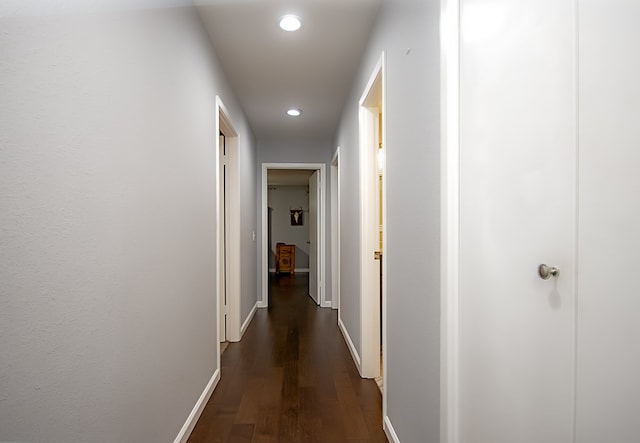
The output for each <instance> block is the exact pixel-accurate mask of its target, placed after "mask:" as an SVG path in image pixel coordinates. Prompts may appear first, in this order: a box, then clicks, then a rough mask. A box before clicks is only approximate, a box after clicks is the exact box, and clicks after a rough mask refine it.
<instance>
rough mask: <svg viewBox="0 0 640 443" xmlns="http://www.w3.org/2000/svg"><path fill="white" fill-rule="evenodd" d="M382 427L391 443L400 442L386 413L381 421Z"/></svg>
mask: <svg viewBox="0 0 640 443" xmlns="http://www.w3.org/2000/svg"><path fill="white" fill-rule="evenodd" d="M382 428H383V429H384V433H385V434H386V436H387V438H388V439H389V441H390V442H391V443H400V439H399V438H398V434H396V430H395V429H393V425H392V424H391V419H390V418H389V416H388V415H385V416H384V420H383V422H382Z"/></svg>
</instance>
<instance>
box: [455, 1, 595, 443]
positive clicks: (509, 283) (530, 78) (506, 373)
mask: <svg viewBox="0 0 640 443" xmlns="http://www.w3.org/2000/svg"><path fill="white" fill-rule="evenodd" d="M573 6H574V2H573V1H572V0H520V1H517V2H514V1H512V0H461V54H460V60H461V84H460V93H461V103H460V105H461V115H460V116H461V151H460V156H461V157H460V173H461V182H460V191H461V194H460V251H459V253H460V307H459V314H460V331H459V333H460V337H459V338H460V348H459V349H460V354H459V356H460V374H459V376H460V398H459V399H460V441H461V442H462V443H489V442H490V443H542V442H545V443H569V442H571V441H572V438H573V401H574V359H575V346H574V331H575V329H574V328H575V323H574V320H575V284H574V283H575V270H574V263H575V237H576V231H575V226H576V217H575V213H576V173H575V168H576V140H575V134H576V113H575V106H576V101H575V93H576V84H575V66H574V60H575V39H574V35H575V9H574V7H573ZM542 263H545V264H547V265H549V266H556V267H558V268H559V270H560V274H559V276H558V277H551V278H550V279H549V280H542V279H541V278H540V277H539V276H538V265H540V264H542ZM601 443H602V442H601Z"/></svg>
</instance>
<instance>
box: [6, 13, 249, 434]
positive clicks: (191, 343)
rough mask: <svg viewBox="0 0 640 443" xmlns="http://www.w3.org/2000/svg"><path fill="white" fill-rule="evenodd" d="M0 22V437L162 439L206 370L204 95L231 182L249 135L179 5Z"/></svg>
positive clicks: (195, 26) (190, 16)
mask: <svg viewBox="0 0 640 443" xmlns="http://www.w3.org/2000/svg"><path fill="white" fill-rule="evenodd" d="M0 15H1V14H0ZM0 28H1V29H2V32H1V33H0V54H1V56H0V97H2V99H1V100H2V106H1V107H0V134H1V135H0V207H2V210H1V211H0V231H1V232H2V234H1V236H0V262H1V263H2V264H1V266H0V282H1V283H0V355H2V357H1V358H0V440H11V441H30V442H44V441H46V442H62V441H64V442H87V441H91V442H113V441H130V442H133V441H136V442H161V441H172V440H173V439H174V438H175V437H176V435H177V434H178V432H179V430H180V428H181V427H182V425H183V424H184V422H185V420H186V419H187V416H188V414H189V413H190V412H191V410H192V408H193V406H194V404H195V403H196V401H197V399H198V397H199V396H200V395H201V393H202V391H203V389H204V388H205V386H206V384H207V383H208V382H209V380H210V378H211V377H212V375H213V374H214V372H215V371H216V370H217V369H218V368H216V352H215V349H216V347H215V343H216V340H217V320H216V319H217V315H216V305H215V287H216V281H215V274H214V270H215V268H216V264H215V223H216V220H215V182H214V177H215V164H214V146H215V145H214V141H215V137H216V136H217V134H215V131H214V118H215V96H216V94H219V95H221V97H222V99H223V101H224V102H225V104H226V106H227V108H228V109H229V111H230V113H231V117H232V119H233V122H234V125H235V127H236V129H237V130H238V131H239V133H240V145H241V148H240V149H241V151H242V154H241V155H246V161H245V162H244V163H243V165H244V166H243V167H242V173H243V174H244V175H245V176H246V177H245V180H244V181H243V192H244V193H245V194H243V198H247V199H250V198H254V197H253V194H254V192H255V183H254V182H253V180H255V179H254V178H253V177H254V175H253V172H254V165H255V155H254V153H253V151H254V149H255V147H254V143H253V141H252V135H251V133H250V131H249V128H248V127H247V124H246V122H245V120H244V117H243V115H242V113H241V112H240V110H239V108H238V106H237V105H236V103H235V101H234V98H233V96H232V94H231V92H230V90H229V89H228V88H227V86H226V82H225V79H224V77H223V75H222V73H221V71H220V69H219V66H218V63H217V61H216V59H215V57H214V56H213V55H212V51H211V46H210V44H209V42H208V38H207V36H206V34H205V33H204V32H203V31H202V29H201V26H200V23H199V20H198V18H197V16H196V15H195V13H194V12H193V11H192V10H191V9H181V10H163V11H145V12H135V13H133V12H131V13H124V12H123V13H119V14H117V15H92V16H82V15H76V16H73V17H71V16H66V17H64V16H57V17H33V16H32V17H19V16H18V17H13V18H4V19H2V20H1V21H0ZM249 177H250V178H249ZM245 188H246V189H245ZM243 209H244V211H245V212H246V213H248V214H252V215H255V212H254V211H255V207H253V204H252V203H251V204H250V205H247V206H246V207H243ZM247 218H248V217H247ZM243 219H244V217H243ZM252 220H255V216H253V217H252ZM251 227H255V223H254V222H253V221H251V220H250V221H248V222H247V224H246V226H245V225H244V224H243V228H242V229H243V235H245V237H244V240H243V241H244V243H243V253H244V252H245V251H247V250H250V251H251V253H250V254H249V255H248V257H249V259H248V260H247V264H246V265H247V266H249V267H252V266H255V261H254V260H253V257H255V249H254V246H253V242H252V241H251V240H250V238H249V241H246V234H247V232H245V231H248V230H249V229H250V228H251ZM253 229H255V228H253ZM249 235H250V233H249ZM254 288H255V285H253V287H251V288H249V289H250V294H251V296H252V297H254V298H255V293H254V290H255V289H254Z"/></svg>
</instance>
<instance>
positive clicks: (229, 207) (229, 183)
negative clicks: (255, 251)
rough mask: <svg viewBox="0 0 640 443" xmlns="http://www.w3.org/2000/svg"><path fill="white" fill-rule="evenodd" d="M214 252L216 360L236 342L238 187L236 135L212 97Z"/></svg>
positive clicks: (237, 307) (227, 117) (219, 102)
mask: <svg viewBox="0 0 640 443" xmlns="http://www.w3.org/2000/svg"><path fill="white" fill-rule="evenodd" d="M216 114H217V115H216V132H217V134H218V137H217V139H216V164H217V168H216V172H217V177H216V189H217V191H216V192H217V196H216V197H217V198H216V201H217V205H216V220H218V223H217V226H216V241H217V244H218V245H219V246H218V248H216V249H217V251H216V262H217V270H216V271H217V276H218V279H217V284H218V286H217V294H216V300H217V308H218V335H219V337H218V347H219V348H218V358H219V356H220V353H221V350H222V349H224V345H221V343H225V342H236V341H240V232H239V230H238V226H239V224H240V223H239V221H240V184H239V174H238V133H237V132H236V131H235V129H234V127H233V124H232V123H231V119H230V117H229V113H228V112H227V110H226V108H225V106H224V104H223V103H222V100H221V99H220V97H216Z"/></svg>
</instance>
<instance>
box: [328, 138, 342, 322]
mask: <svg viewBox="0 0 640 443" xmlns="http://www.w3.org/2000/svg"><path fill="white" fill-rule="evenodd" d="M330 167H331V308H332V309H338V312H339V310H340V146H338V147H337V148H336V152H335V154H333V158H332V159H331V166H330Z"/></svg>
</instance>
